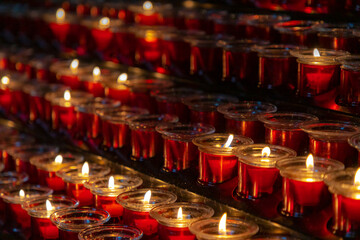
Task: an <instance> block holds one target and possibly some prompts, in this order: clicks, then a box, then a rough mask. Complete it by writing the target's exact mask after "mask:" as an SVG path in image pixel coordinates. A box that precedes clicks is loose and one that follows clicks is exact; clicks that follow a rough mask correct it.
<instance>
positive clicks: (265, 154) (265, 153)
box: [261, 147, 271, 157]
mask: <svg viewBox="0 0 360 240" xmlns="http://www.w3.org/2000/svg"><path fill="white" fill-rule="evenodd" d="M270 153H271V150H270V148H269V147H264V148H263V149H262V151H261V157H268V156H270Z"/></svg>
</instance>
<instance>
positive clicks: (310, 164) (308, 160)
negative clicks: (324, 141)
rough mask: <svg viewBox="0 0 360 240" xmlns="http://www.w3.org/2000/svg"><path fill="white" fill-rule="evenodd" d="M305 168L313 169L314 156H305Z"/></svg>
mask: <svg viewBox="0 0 360 240" xmlns="http://www.w3.org/2000/svg"><path fill="white" fill-rule="evenodd" d="M306 168H307V169H309V170H311V171H314V157H313V155H312V154H309V156H308V157H307V158H306Z"/></svg>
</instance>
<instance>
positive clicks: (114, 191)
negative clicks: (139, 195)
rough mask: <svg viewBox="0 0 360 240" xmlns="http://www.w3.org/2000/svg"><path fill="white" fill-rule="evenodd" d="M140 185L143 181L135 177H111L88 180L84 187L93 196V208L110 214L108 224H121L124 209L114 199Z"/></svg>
mask: <svg viewBox="0 0 360 240" xmlns="http://www.w3.org/2000/svg"><path fill="white" fill-rule="evenodd" d="M142 183H143V180H142V179H141V178H140V177H137V176H126V175H111V176H110V177H101V178H95V179H90V180H89V181H88V182H86V183H85V184H84V185H85V187H86V188H88V189H90V191H91V193H92V194H93V195H94V197H95V207H96V208H99V209H104V210H106V211H107V212H108V213H109V214H110V216H111V219H110V220H109V222H111V223H121V222H122V216H123V211H124V209H123V207H122V206H121V205H120V204H118V203H117V202H116V197H117V196H118V195H119V194H120V193H123V192H126V191H130V190H132V189H135V188H137V187H139V186H141V184H142Z"/></svg>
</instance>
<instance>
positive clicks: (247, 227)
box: [189, 218, 259, 240]
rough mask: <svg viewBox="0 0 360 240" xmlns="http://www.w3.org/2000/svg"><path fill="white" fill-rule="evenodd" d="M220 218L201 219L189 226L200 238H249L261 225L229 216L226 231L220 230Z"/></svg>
mask: <svg viewBox="0 0 360 240" xmlns="http://www.w3.org/2000/svg"><path fill="white" fill-rule="evenodd" d="M219 222H220V218H208V219H201V220H198V221H196V222H193V223H191V224H190V226H189V230H190V232H192V233H193V234H194V235H195V236H196V239H198V240H218V239H229V240H230V239H231V240H235V239H248V238H250V237H251V236H253V235H255V234H256V233H257V232H258V231H259V226H258V225H257V224H256V223H254V222H252V221H249V220H246V219H237V218H227V219H226V222H225V224H226V225H225V229H226V232H220V231H219Z"/></svg>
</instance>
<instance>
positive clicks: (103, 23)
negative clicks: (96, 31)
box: [99, 17, 110, 29]
mask: <svg viewBox="0 0 360 240" xmlns="http://www.w3.org/2000/svg"><path fill="white" fill-rule="evenodd" d="M109 27H110V18H108V17H103V18H101V19H100V20H99V28H100V29H106V28H109Z"/></svg>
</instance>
